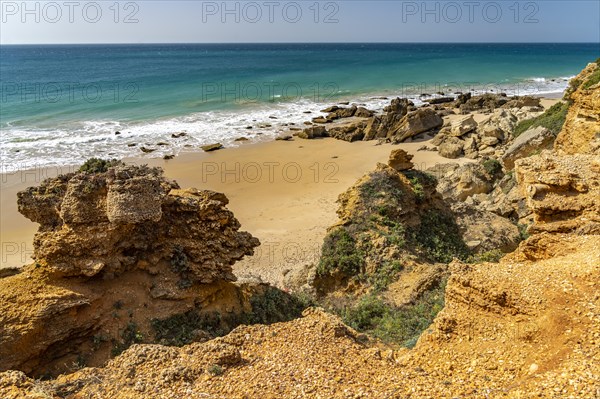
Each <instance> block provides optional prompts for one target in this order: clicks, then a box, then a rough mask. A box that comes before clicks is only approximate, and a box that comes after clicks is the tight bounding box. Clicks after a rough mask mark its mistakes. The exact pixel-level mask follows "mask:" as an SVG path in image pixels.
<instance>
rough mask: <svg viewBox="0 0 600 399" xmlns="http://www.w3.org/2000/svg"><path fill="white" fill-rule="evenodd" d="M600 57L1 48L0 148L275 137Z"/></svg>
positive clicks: (128, 151) (537, 47)
mask: <svg viewBox="0 0 600 399" xmlns="http://www.w3.org/2000/svg"><path fill="white" fill-rule="evenodd" d="M598 57H600V44H598V43H590V44H417V43H415V44H160V45H158V44H157V45H150V44H147V45H44V46H33V45H28V46H0V132H1V135H0V145H1V150H0V155H1V157H2V164H3V165H4V167H6V165H10V168H11V169H15V168H18V169H24V168H28V167H31V166H35V165H38V166H46V165H70V164H75V163H79V162H81V161H83V160H85V159H87V158H89V157H91V156H100V157H117V158H119V157H126V156H140V155H142V153H141V152H140V150H139V147H133V146H129V145H128V144H133V143H137V144H138V146H139V145H144V146H149V147H152V148H157V151H156V152H154V153H152V154H149V155H146V156H162V155H164V154H177V153H179V152H181V151H188V150H193V149H197V147H198V145H201V144H206V143H210V142H215V141H220V142H222V143H223V144H226V145H235V143H234V142H233V139H235V138H236V137H239V136H241V135H245V136H248V137H250V138H251V139H256V140H258V139H260V138H264V137H269V136H275V135H277V134H279V132H281V131H283V130H284V129H285V128H286V127H285V126H284V124H285V123H290V122H291V123H297V124H300V123H301V122H302V121H304V120H307V119H309V118H310V117H313V116H315V115H317V114H318V110H319V109H321V108H322V107H323V106H324V105H329V104H331V103H335V102H338V101H352V102H357V103H361V104H365V105H367V106H368V107H370V108H374V109H381V108H382V107H383V106H384V105H385V104H387V103H388V102H389V100H387V99H384V98H382V97H388V98H391V97H395V96H401V97H409V98H411V99H413V100H414V101H415V102H416V103H417V104H418V103H419V102H420V100H422V99H424V98H425V97H423V96H422V95H423V94H428V95H436V94H435V93H437V92H443V93H445V94H452V93H456V92H467V91H469V90H471V91H474V92H483V91H494V92H506V93H508V94H549V93H559V92H561V91H563V90H564V89H565V87H566V86H567V82H568V79H570V78H571V77H572V76H574V75H576V74H577V73H578V72H579V71H580V70H581V69H582V68H583V67H584V66H585V65H586V64H587V63H588V62H591V61H593V60H595V59H596V58H598ZM304 111H312V115H307V114H304V113H303V112H304ZM266 125H270V126H266ZM248 126H253V129H247V127H248ZM260 126H263V127H260ZM116 131H119V132H121V134H120V135H115V134H114V133H115V132H116ZM178 132H186V133H187V136H185V137H183V138H180V139H172V138H171V134H172V133H178ZM159 142H167V143H168V145H167V146H156V144H157V143H159ZM15 165H17V166H15Z"/></svg>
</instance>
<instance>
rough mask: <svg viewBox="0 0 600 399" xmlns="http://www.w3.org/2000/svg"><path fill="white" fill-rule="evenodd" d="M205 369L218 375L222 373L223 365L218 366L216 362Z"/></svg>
mask: <svg viewBox="0 0 600 399" xmlns="http://www.w3.org/2000/svg"><path fill="white" fill-rule="evenodd" d="M207 371H208V372H209V373H210V374H212V375H217V376H218V375H222V374H223V367H221V366H219V365H218V364H213V365H211V366H209V367H208V369H207Z"/></svg>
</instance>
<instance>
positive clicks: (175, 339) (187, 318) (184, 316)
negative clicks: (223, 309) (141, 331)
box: [150, 309, 225, 346]
mask: <svg viewBox="0 0 600 399" xmlns="http://www.w3.org/2000/svg"><path fill="white" fill-rule="evenodd" d="M150 325H151V326H152V329H153V330H154V337H155V339H156V341H158V342H160V343H161V344H163V345H169V346H183V345H187V344H189V343H191V342H194V339H195V336H196V331H198V330H202V331H205V332H207V333H208V334H210V335H212V336H219V335H223V334H224V333H225V331H223V330H222V329H221V315H220V314H219V313H217V312H214V313H204V314H200V313H199V312H198V311H197V310H195V309H193V310H190V311H187V312H185V313H179V314H176V315H173V316H170V317H167V318H166V319H153V320H152V321H151V322H150Z"/></svg>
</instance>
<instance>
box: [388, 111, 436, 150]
mask: <svg viewBox="0 0 600 399" xmlns="http://www.w3.org/2000/svg"><path fill="white" fill-rule="evenodd" d="M443 123H444V121H443V119H442V118H441V117H440V116H439V115H438V114H437V113H436V112H435V111H434V110H433V109H430V108H419V109H417V110H416V111H414V112H411V113H409V114H407V115H406V116H404V117H403V118H402V120H401V121H400V122H399V123H398V125H396V126H394V127H393V128H392V129H391V131H389V132H388V135H387V137H388V138H390V139H391V140H392V141H393V142H396V143H399V142H402V141H404V140H406V139H408V138H410V137H413V136H416V135H417V134H420V133H423V132H426V131H428V130H432V129H437V128H439V127H442V125H443Z"/></svg>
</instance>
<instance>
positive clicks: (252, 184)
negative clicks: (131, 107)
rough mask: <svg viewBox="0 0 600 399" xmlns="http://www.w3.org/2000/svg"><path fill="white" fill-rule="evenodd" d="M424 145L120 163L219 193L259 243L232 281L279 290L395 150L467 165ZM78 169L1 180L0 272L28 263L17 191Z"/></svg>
mask: <svg viewBox="0 0 600 399" xmlns="http://www.w3.org/2000/svg"><path fill="white" fill-rule="evenodd" d="M556 101H558V99H556V98H547V97H544V99H543V100H542V105H543V106H544V107H545V108H548V107H549V106H550V105H552V104H554V103H555V102H556ZM473 115H474V119H475V120H476V121H477V122H481V121H483V120H485V119H486V118H488V117H489V115H487V114H483V113H477V112H476V113H473ZM459 117H460V115H450V116H447V117H444V120H445V121H446V122H450V121H452V120H453V119H455V118H459ZM265 139H266V138H265ZM428 142H429V140H427V141H423V140H416V141H413V142H408V143H401V144H394V145H392V144H378V143H377V142H375V141H357V142H353V143H349V142H346V141H341V140H337V139H333V138H323V139H314V140H304V139H300V138H294V139H293V140H290V141H282V140H272V139H271V140H261V141H259V142H247V143H244V144H241V145H240V146H238V147H233V148H225V149H222V150H219V151H215V152H210V153H205V152H201V151H200V150H198V151H194V152H186V153H182V154H180V155H179V156H177V157H175V158H174V159H172V160H167V161H166V160H163V159H161V158H142V157H136V158H124V159H123V161H125V162H127V163H135V164H148V165H151V166H160V167H162V168H163V169H164V170H165V175H166V176H167V177H168V178H171V179H174V180H176V181H177V182H178V183H179V185H180V186H181V187H195V188H198V189H209V190H214V191H217V192H222V193H224V194H225V195H226V196H227V197H228V198H229V201H230V203H229V208H230V209H231V211H232V212H234V214H235V216H236V217H237V218H238V220H239V221H240V223H241V225H242V230H245V231H248V232H250V233H252V234H253V235H254V236H256V237H257V238H259V240H260V241H261V243H262V245H261V246H260V247H259V248H257V250H256V253H255V255H254V256H252V257H246V258H245V259H243V260H242V261H240V262H237V263H236V264H235V266H234V271H235V273H236V275H238V277H247V276H250V275H251V276H258V277H260V278H262V279H263V280H264V281H268V282H270V283H271V284H275V285H279V286H283V281H284V277H285V274H286V273H287V271H289V270H290V269H293V268H296V269H297V268H299V267H302V266H303V265H306V264H309V263H312V262H315V261H316V260H318V257H319V255H320V247H321V244H322V240H323V237H324V236H325V233H326V230H327V228H328V227H330V226H331V225H332V224H333V223H335V222H336V220H337V215H336V210H337V204H336V200H337V198H338V195H339V194H341V193H342V192H344V191H345V190H346V189H347V188H348V187H350V186H351V185H352V184H354V182H355V181H356V180H357V179H359V178H360V177H361V176H363V175H364V174H365V173H367V172H369V171H371V170H372V169H373V168H374V167H375V165H376V164H377V163H378V162H382V163H385V162H387V159H388V157H389V154H390V152H391V151H392V149H395V148H402V149H404V150H406V151H407V152H408V153H410V154H413V155H414V159H413V162H414V163H415V165H416V168H417V169H421V170H424V169H427V168H429V167H432V166H434V165H436V164H439V163H465V162H471V160H469V159H466V158H460V159H447V158H443V157H442V156H440V155H439V154H438V152H437V151H418V149H419V148H421V147H423V146H425V145H427V144H428ZM76 169H77V167H73V166H66V167H61V168H54V167H49V168H38V169H34V170H23V171H18V172H13V173H10V174H2V175H1V176H2V193H1V201H0V206H1V212H2V215H3V217H2V222H1V225H0V235H1V237H2V256H1V262H0V268H6V267H19V266H22V265H24V264H27V263H29V262H31V259H30V257H29V256H30V254H31V253H32V252H33V244H32V243H33V235H34V233H35V231H36V230H37V224H36V223H33V222H31V221H29V220H28V219H26V218H25V217H24V216H22V215H21V214H20V213H19V212H18V210H17V199H16V195H17V192H18V191H21V190H24V189H26V188H27V187H30V186H35V185H38V184H39V183H40V182H41V180H43V179H44V178H47V177H53V176H56V175H57V174H61V173H68V172H70V171H74V170H76Z"/></svg>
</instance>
